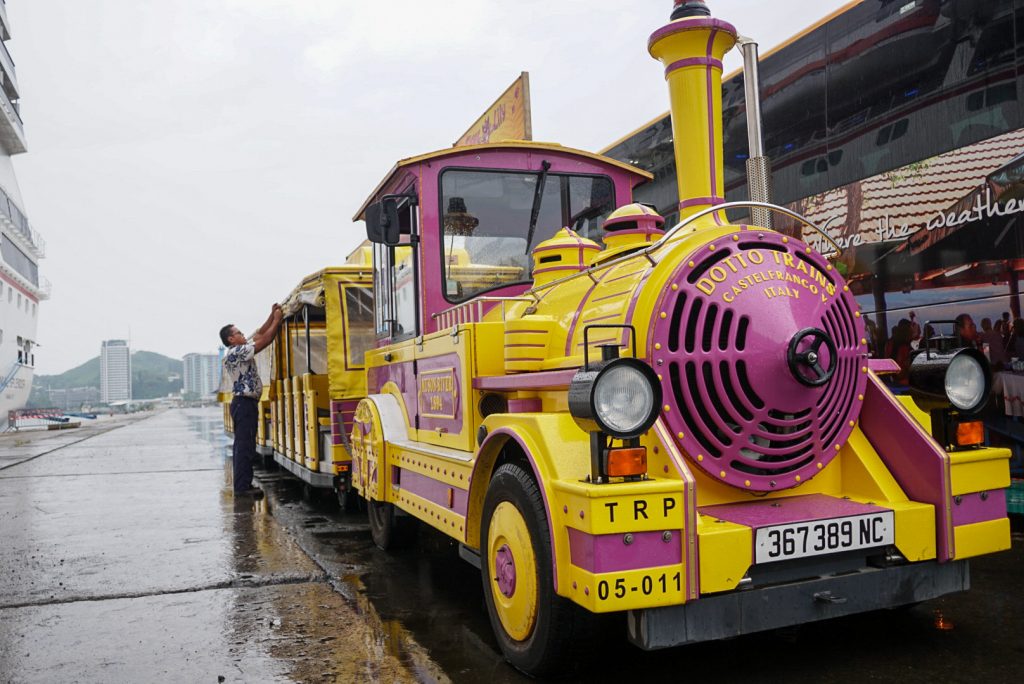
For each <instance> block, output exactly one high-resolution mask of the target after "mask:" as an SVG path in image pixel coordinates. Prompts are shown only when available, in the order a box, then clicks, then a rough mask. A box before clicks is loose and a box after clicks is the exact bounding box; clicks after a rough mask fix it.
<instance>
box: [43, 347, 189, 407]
mask: <svg viewBox="0 0 1024 684" xmlns="http://www.w3.org/2000/svg"><path fill="white" fill-rule="evenodd" d="M182 372H183V367H182V363H181V359H172V358H170V357H168V356H164V355H163V354H157V353H156V352H148V351H137V352H132V397H134V398H135V399H158V398H160V397H166V396H167V395H168V394H177V393H178V392H180V391H181V382H182V380H181V376H182ZM172 375H173V376H177V378H176V379H175V380H168V377H169V376H172ZM99 386H100V357H98V356H97V357H95V358H92V359H89V360H88V361H86V362H85V363H83V364H82V365H80V366H75V367H74V368H72V369H71V370H68V371H64V372H63V373H61V374H59V375H37V376H36V377H35V379H34V380H33V381H32V398H31V400H30V401H29V406H49V397H48V395H47V392H46V390H47V389H69V388H71V387H97V388H98V387H99Z"/></svg>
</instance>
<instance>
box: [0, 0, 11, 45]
mask: <svg viewBox="0 0 1024 684" xmlns="http://www.w3.org/2000/svg"><path fill="white" fill-rule="evenodd" d="M0 21H3V26H0V39H3V40H10V39H11V32H10V30H9V26H10V24H9V23H8V22H7V3H6V2H5V0H0Z"/></svg>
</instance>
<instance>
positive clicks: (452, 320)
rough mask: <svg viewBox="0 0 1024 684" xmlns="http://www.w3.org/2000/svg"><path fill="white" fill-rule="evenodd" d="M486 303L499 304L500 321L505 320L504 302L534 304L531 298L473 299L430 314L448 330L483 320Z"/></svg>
mask: <svg viewBox="0 0 1024 684" xmlns="http://www.w3.org/2000/svg"><path fill="white" fill-rule="evenodd" d="M488 302H499V303H500V304H501V320H502V321H504V320H505V303H506V302H530V303H531V304H532V303H533V302H534V299H533V297H475V298H473V299H470V300H467V301H465V302H462V303H461V304H456V305H455V306H453V307H451V308H448V309H445V310H444V311H438V312H437V313H434V314H431V315H430V317H431V318H433V319H434V320H439V321H440V323H439V325H440V327H441V328H449V327H451V326H453V325H456V324H458V323H478V322H479V321H480V319H482V318H483V306H484V304H487V303H488ZM474 306H475V307H476V319H475V320H474V319H473V307H474Z"/></svg>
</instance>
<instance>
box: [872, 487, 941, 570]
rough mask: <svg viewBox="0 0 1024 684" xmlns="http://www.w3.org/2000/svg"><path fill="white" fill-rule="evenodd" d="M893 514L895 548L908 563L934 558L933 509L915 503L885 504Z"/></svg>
mask: <svg viewBox="0 0 1024 684" xmlns="http://www.w3.org/2000/svg"><path fill="white" fill-rule="evenodd" d="M879 505H884V506H887V507H889V508H892V509H893V511H894V512H895V517H896V520H895V525H896V548H897V549H899V552H900V553H901V554H903V557H904V558H906V559H907V560H908V561H922V560H931V559H932V558H935V554H936V550H935V543H936V542H935V507H934V506H932V505H931V504H924V503H917V502H916V501H903V502H886V503H882V504H879Z"/></svg>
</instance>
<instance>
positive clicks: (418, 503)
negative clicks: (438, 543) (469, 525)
mask: <svg viewBox="0 0 1024 684" xmlns="http://www.w3.org/2000/svg"><path fill="white" fill-rule="evenodd" d="M392 489H394V488H392ZM391 499H392V501H394V503H395V505H396V506H398V507H399V508H401V509H402V510H404V511H406V512H408V513H409V514H410V515H413V516H415V517H416V518H418V519H420V520H422V521H423V522H425V523H426V524H428V525H430V526H431V527H434V528H436V529H437V530H439V531H441V532H444V533H445V534H447V535H448V536H449V537H453V538H454V539H457V540H459V541H462V540H463V539H464V538H465V530H466V518H465V517H463V516H461V515H459V514H458V513H456V512H455V511H453V510H451V509H449V508H445V507H444V506H441V505H439V504H436V503H434V502H433V501H429V500H427V499H424V498H422V497H420V496H417V495H416V494H413V493H411V492H408V491H406V490H404V489H395V491H393V492H392V494H391Z"/></svg>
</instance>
